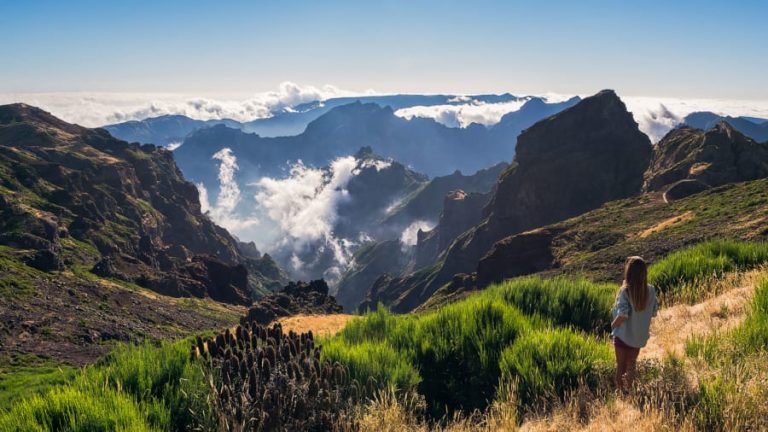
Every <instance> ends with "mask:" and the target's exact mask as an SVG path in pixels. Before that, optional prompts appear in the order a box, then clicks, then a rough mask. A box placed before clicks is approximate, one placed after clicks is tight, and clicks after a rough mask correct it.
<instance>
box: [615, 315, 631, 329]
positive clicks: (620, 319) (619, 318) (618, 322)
mask: <svg viewBox="0 0 768 432" xmlns="http://www.w3.org/2000/svg"><path fill="white" fill-rule="evenodd" d="M626 320H627V316H626V315H619V316H617V317H616V319H615V320H613V322H612V323H611V328H617V327H620V326H621V325H622V324H624V321H626Z"/></svg>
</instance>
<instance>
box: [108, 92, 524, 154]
mask: <svg viewBox="0 0 768 432" xmlns="http://www.w3.org/2000/svg"><path fill="white" fill-rule="evenodd" d="M469 98H471V100H472V101H474V102H475V103H503V102H514V101H522V100H525V99H526V98H525V97H519V96H514V95H511V94H509V93H505V94H501V95H475V96H471V97H469ZM355 102H360V103H365V104H368V103H373V104H376V105H379V106H381V107H385V106H388V107H390V108H392V110H393V111H397V110H399V109H401V108H408V107H413V106H435V105H458V104H461V103H466V99H464V98H462V97H458V96H452V95H386V96H355V97H340V98H332V99H327V100H324V101H313V102H307V103H303V104H299V105H296V106H294V107H289V108H283V109H281V110H279V111H277V112H275V113H274V114H273V115H272V116H271V117H267V118H260V119H255V120H252V121H247V122H238V121H235V120H227V119H225V120H207V121H204V120H194V119H191V118H189V117H185V116H182V115H165V116H160V117H151V118H147V119H143V120H133V121H128V122H123V123H117V124H112V125H107V126H104V129H107V130H108V131H109V132H110V133H111V134H112V135H113V136H115V137H116V138H120V139H122V140H125V141H129V142H139V143H143V144H156V145H161V146H167V145H169V144H173V143H180V142H182V141H183V140H184V138H185V137H186V136H187V135H189V134H190V133H192V132H194V131H196V130H198V129H201V128H204V127H209V126H213V125H217V124H224V125H226V126H228V127H231V128H235V129H240V130H242V131H243V132H247V133H255V134H258V135H260V136H262V137H279V136H291V135H298V134H300V133H302V132H304V129H305V128H306V127H307V125H308V124H309V123H310V122H312V121H313V120H315V119H317V118H318V117H320V116H321V115H323V114H325V113H327V112H328V111H330V110H331V109H333V108H336V107H339V106H342V105H348V104H351V103H355Z"/></svg>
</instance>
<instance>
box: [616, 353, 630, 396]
mask: <svg viewBox="0 0 768 432" xmlns="http://www.w3.org/2000/svg"><path fill="white" fill-rule="evenodd" d="M613 348H614V351H616V389H617V390H619V391H623V390H624V374H625V373H626V372H627V354H626V350H625V349H623V348H619V347H617V346H615V345H614V347H613Z"/></svg>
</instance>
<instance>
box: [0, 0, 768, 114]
mask: <svg viewBox="0 0 768 432" xmlns="http://www.w3.org/2000/svg"><path fill="white" fill-rule="evenodd" d="M766 18H768V2H765V1H730V2H729V1H706V0H701V1H687V0H683V1H679V0H675V1H632V2H623V1H590V0H584V1H575V0H574V1H536V2H520V1H472V2H453V1H359V0H358V1H279V2H278V1H274V2H273V1H268V2H267V1H229V2H225V1H220V2H211V1H207V2H202V1H201V2H196V1H185V2H181V1H162V0H160V1H158V0H155V1H125V2H116V1H115V2H113V1H67V2H64V1H35V0H29V1H14V0H0V40H2V41H3V42H2V43H1V44H0V59H2V60H0V65H1V67H0V93H29V92H79V91H84V92H85V91H88V92H177V93H199V94H213V93H215V94H224V93H236V94H248V93H252V92H259V91H265V90H270V89H274V88H275V87H276V86H277V85H278V83H280V82H283V81H293V82H299V83H304V84H312V85H317V86H321V85H324V84H333V85H335V86H338V87H340V88H344V89H352V90H360V91H362V90H366V89H375V90H376V91H379V92H412V93H415V92H421V93H436V92H446V93H447V92H453V93H480V92H504V91H511V92H516V93H544V92H558V93H567V94H575V93H579V94H587V93H592V92H595V91H597V90H599V89H602V88H614V89H616V90H617V91H619V92H620V93H621V94H627V95H635V96H667V97H693V98H704V97H706V98H731V99H768V85H766V84H768V82H767V81H768V79H766V77H767V76H768V55H766V46H767V45H768V44H767V42H768V25H765V22H766Z"/></svg>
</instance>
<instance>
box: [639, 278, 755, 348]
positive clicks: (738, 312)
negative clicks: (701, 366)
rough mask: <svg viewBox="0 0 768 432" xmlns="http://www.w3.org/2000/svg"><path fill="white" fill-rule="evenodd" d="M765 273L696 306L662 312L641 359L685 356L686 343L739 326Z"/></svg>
mask: <svg viewBox="0 0 768 432" xmlns="http://www.w3.org/2000/svg"><path fill="white" fill-rule="evenodd" d="M761 274H762V272H761V271H759V270H755V271H752V272H749V273H746V274H745V275H743V276H741V277H740V279H739V280H738V283H737V285H735V287H734V288H731V289H729V290H728V291H726V292H724V293H723V294H720V295H718V296H716V297H713V298H710V299H708V300H705V301H703V302H701V303H697V304H695V305H686V304H679V305H675V306H671V307H668V308H664V309H661V310H660V311H659V314H658V316H657V317H656V318H655V319H654V320H653V321H652V323H651V338H650V340H649V341H648V345H646V347H645V348H644V349H643V350H642V351H641V352H640V358H641V359H643V358H646V359H649V358H651V359H653V358H655V359H661V358H663V357H664V356H665V355H667V353H671V354H674V355H677V356H682V355H683V354H684V349H685V341H686V339H688V338H689V337H691V336H693V335H700V336H701V335H708V334H712V333H715V332H719V331H724V330H727V329H730V328H733V327H735V326H736V325H738V324H739V323H740V322H741V321H742V320H743V319H744V316H745V315H746V312H747V309H748V307H749V301H750V298H751V297H752V292H753V291H754V287H755V283H756V282H757V280H758V279H759V278H760V276H761Z"/></svg>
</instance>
